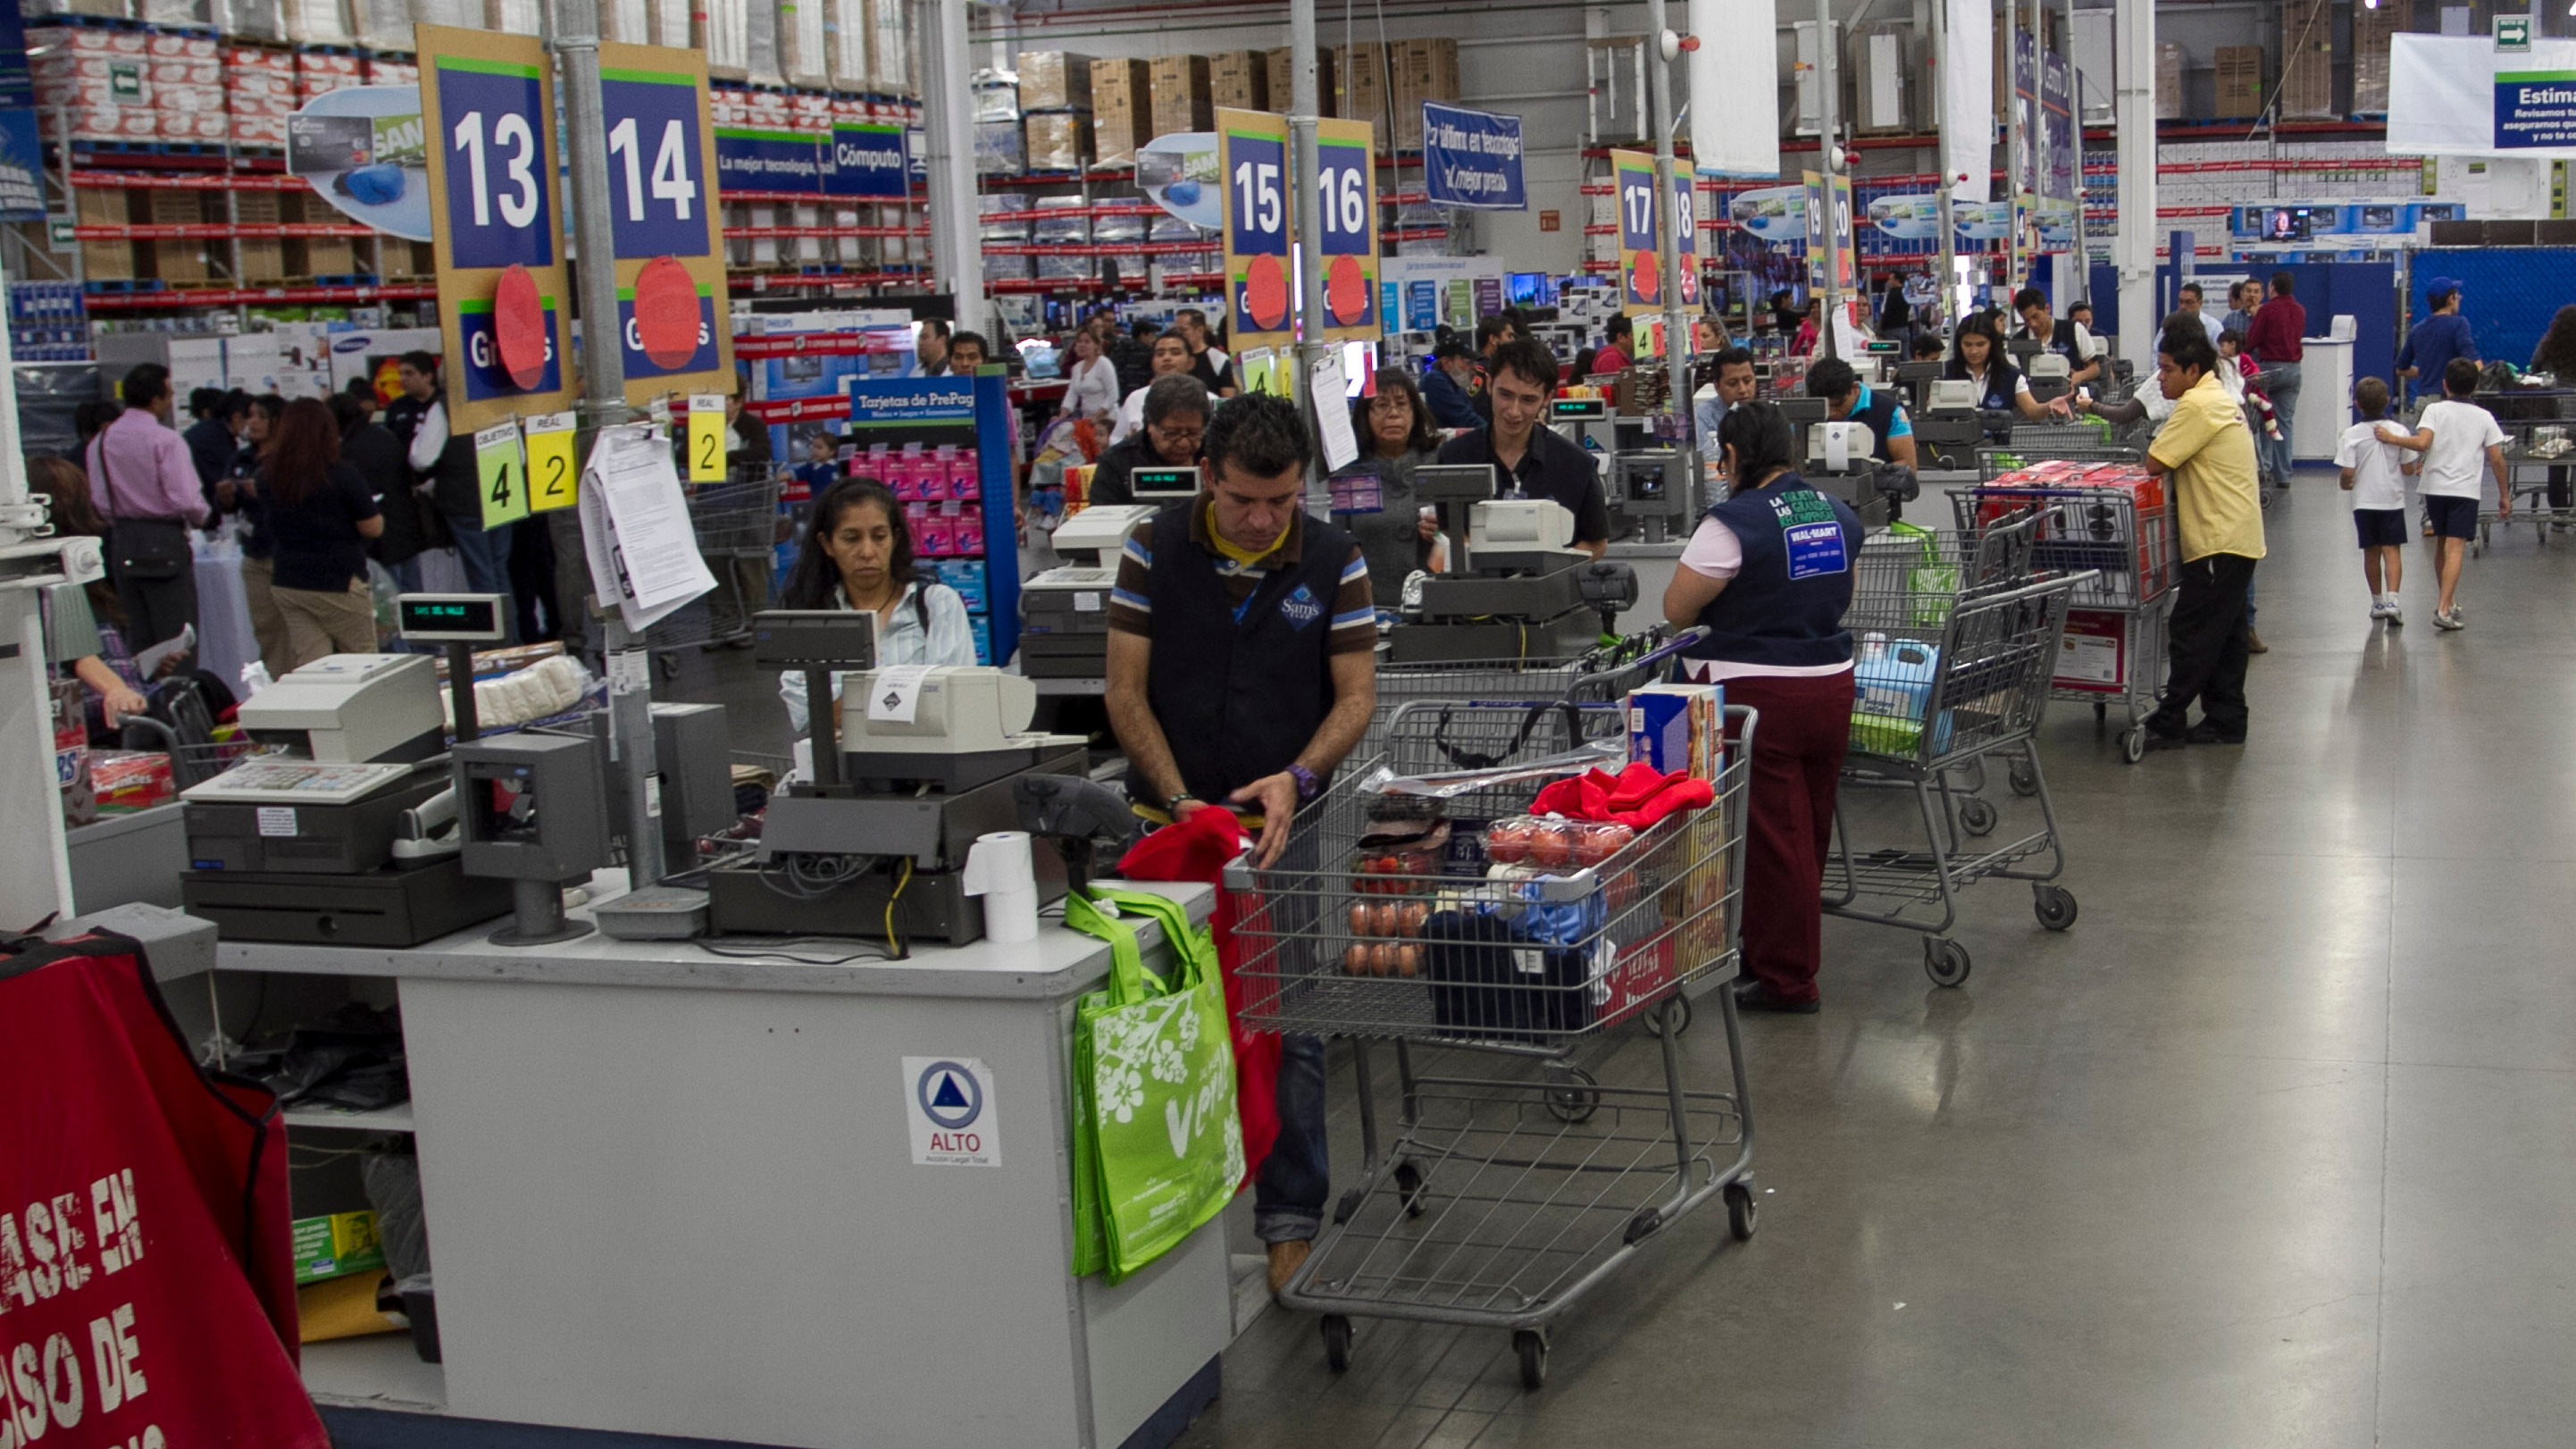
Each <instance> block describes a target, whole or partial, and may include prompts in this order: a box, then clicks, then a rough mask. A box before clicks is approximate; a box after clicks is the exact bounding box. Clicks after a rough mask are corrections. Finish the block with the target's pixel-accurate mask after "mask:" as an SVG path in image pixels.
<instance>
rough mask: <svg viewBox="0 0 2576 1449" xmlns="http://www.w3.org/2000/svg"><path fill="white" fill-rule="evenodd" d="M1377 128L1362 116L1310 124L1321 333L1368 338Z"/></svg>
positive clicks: (1374, 334)
mask: <svg viewBox="0 0 2576 1449" xmlns="http://www.w3.org/2000/svg"><path fill="white" fill-rule="evenodd" d="M1375 131H1376V128H1375V127H1373V126H1371V125H1369V123H1368V122H1366V121H1319V122H1317V123H1316V126H1315V172H1316V175H1315V183H1314V184H1315V192H1316V198H1315V199H1316V201H1317V203H1318V205H1317V207H1316V210H1317V211H1318V212H1319V213H1320V214H1321V215H1322V217H1323V223H1324V225H1323V232H1324V235H1323V253H1324V313H1325V315H1324V335H1325V336H1326V337H1329V338H1332V339H1334V340H1336V341H1345V342H1373V341H1375V340H1377V338H1378V337H1379V336H1380V335H1381V333H1382V332H1383V331H1384V329H1383V328H1382V327H1381V325H1380V316H1381V314H1380V313H1379V310H1378V308H1379V298H1378V275H1379V272H1378V246H1377V243H1378V234H1377V163H1376V160H1375V157H1374V146H1375V140H1376V136H1375Z"/></svg>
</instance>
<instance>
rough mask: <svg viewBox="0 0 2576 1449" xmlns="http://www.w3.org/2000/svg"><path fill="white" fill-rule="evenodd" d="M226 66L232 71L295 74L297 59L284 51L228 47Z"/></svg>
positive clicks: (225, 56) (237, 46) (226, 50)
mask: <svg viewBox="0 0 2576 1449" xmlns="http://www.w3.org/2000/svg"><path fill="white" fill-rule="evenodd" d="M223 61H224V65H225V66H226V67H227V68H228V69H232V70H260V71H268V72H270V73H272V74H276V75H283V76H292V75H294V74H295V57H294V56H292V55H290V54H288V53H287V52H285V51H282V50H262V49H260V48H259V47H257V46H252V45H233V46H226V47H225V48H224V54H223Z"/></svg>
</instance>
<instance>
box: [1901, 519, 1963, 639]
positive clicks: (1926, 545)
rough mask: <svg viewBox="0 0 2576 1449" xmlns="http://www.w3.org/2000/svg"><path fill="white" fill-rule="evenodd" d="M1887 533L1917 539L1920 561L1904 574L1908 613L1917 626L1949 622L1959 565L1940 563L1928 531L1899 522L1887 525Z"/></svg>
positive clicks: (1937, 546) (1935, 543)
mask: <svg viewBox="0 0 2576 1449" xmlns="http://www.w3.org/2000/svg"><path fill="white" fill-rule="evenodd" d="M1887 532H1888V535H1889V536H1890V537H1892V538H1899V539H1914V540H1919V546H1920V547H1921V548H1922V550H1923V562H1921V563H1919V564H1916V565H1915V566H1914V567H1913V568H1911V569H1909V570H1907V571H1906V576H1905V592H1906V595H1907V597H1909V598H1910V599H1912V600H1913V608H1912V611H1911V614H1912V618H1913V622H1914V623H1915V625H1916V626H1917V627H1920V628H1926V629H1937V628H1939V627H1941V625H1943V624H1944V623H1947V622H1948V621H1949V618H1950V605H1951V601H1952V600H1953V599H1955V598H1956V597H1957V596H1958V593H1959V583H1960V579H1961V574H1960V572H1959V566H1958V565H1957V564H1947V563H1943V562H1942V561H1941V546H1940V541H1939V540H1938V539H1937V538H1936V537H1935V536H1934V535H1933V533H1932V531H1931V530H1930V529H1926V528H1917V527H1915V526H1914V525H1913V524H1910V523H1907V522H1905V521H1904V520H1902V519H1899V520H1898V521H1896V522H1894V523H1891V524H1889V525H1888V526H1887Z"/></svg>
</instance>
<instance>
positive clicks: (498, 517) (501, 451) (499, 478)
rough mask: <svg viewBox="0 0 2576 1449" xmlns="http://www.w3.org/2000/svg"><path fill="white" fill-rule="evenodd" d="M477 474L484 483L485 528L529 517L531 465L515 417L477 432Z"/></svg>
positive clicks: (475, 469)
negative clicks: (521, 444)
mask: <svg viewBox="0 0 2576 1449" xmlns="http://www.w3.org/2000/svg"><path fill="white" fill-rule="evenodd" d="M474 476H475V478H476V479H477V480H478V481H479V482H480V484H481V487H480V489H479V490H478V491H479V492H480V493H481V495H482V499H483V526H484V527H485V528H487V529H492V528H499V527H500V526H501V525H503V524H505V523H516V522H518V521H519V520H520V519H522V518H525V517H527V516H528V464H527V459H526V456H525V454H523V453H522V452H521V451H520V448H519V424H518V423H517V421H516V420H512V421H510V422H506V423H495V424H493V425H492V426H490V427H488V428H485V429H484V430H483V431H481V432H479V433H476V434H475V435H474Z"/></svg>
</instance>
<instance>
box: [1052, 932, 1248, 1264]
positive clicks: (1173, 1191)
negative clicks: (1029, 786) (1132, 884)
mask: <svg viewBox="0 0 2576 1449" xmlns="http://www.w3.org/2000/svg"><path fill="white" fill-rule="evenodd" d="M1104 906H1106V907H1109V908H1112V909H1115V910H1116V911H1118V912H1119V913H1120V914H1118V915H1111V914H1109V911H1108V910H1107V909H1103V907H1104ZM1064 916H1065V924H1067V925H1069V926H1071V927H1073V928H1074V929H1075V930H1077V931H1082V932H1084V933H1086V934H1089V935H1093V936H1098V937H1100V938H1101V939H1102V940H1105V941H1107V942H1108V943H1109V961H1110V966H1109V985H1108V987H1107V988H1106V989H1105V990H1101V991H1095V992H1093V993H1091V994H1090V995H1088V996H1085V997H1084V998H1082V1000H1081V1002H1080V1003H1079V1004H1078V1005H1077V1006H1076V1007H1075V1009H1074V1027H1073V1073H1074V1080H1073V1092H1072V1094H1071V1096H1072V1101H1073V1113H1074V1120H1073V1220H1074V1223H1073V1225H1074V1253H1073V1271H1074V1274H1075V1276H1077V1277H1080V1276H1085V1275H1088V1274H1091V1273H1095V1272H1097V1273H1105V1274H1106V1275H1107V1276H1108V1279H1109V1281H1110V1282H1112V1283H1116V1282H1119V1281H1120V1280H1122V1279H1124V1278H1125V1277H1127V1275H1128V1274H1130V1273H1134V1272H1135V1271H1137V1270H1138V1269H1140V1268H1143V1267H1144V1266H1145V1265H1146V1264H1148V1263H1151V1262H1153V1261H1154V1260H1155V1259H1157V1258H1159V1257H1161V1256H1162V1255H1163V1254H1165V1253H1167V1252H1170V1251H1171V1250H1172V1249H1173V1248H1174V1247H1176V1246H1178V1245H1179V1243H1180V1242H1181V1240H1182V1239H1184V1238H1187V1237H1188V1236H1189V1235H1190V1234H1191V1233H1192V1232H1195V1231H1197V1229H1198V1228H1199V1226H1200V1225H1201V1224H1203V1223H1205V1222H1207V1220H1208V1219H1210V1218H1212V1217H1215V1216H1216V1215H1217V1214H1218V1213H1219V1212H1221V1211H1223V1210H1224V1208H1225V1205H1226V1202H1227V1200H1228V1199H1230V1198H1232V1197H1233V1196H1234V1190H1235V1186H1236V1184H1238V1183H1240V1182H1241V1181H1242V1180H1243V1171H1244V1156H1243V1124H1242V1121H1241V1120H1240V1119H1239V1118H1238V1117H1237V1116H1236V1114H1235V1100H1234V1047H1233V1039H1232V1036H1231V1035H1230V1034H1229V1032H1228V1030H1227V1026H1226V1015H1225V985H1224V982H1223V980H1222V978H1221V977H1220V976H1219V975H1218V972H1217V961H1216V946H1215V943H1214V942H1213V940H1212V939H1211V938H1210V937H1209V935H1208V932H1207V930H1206V928H1205V927H1200V926H1194V925H1192V924H1191V923H1190V919H1189V912H1188V910H1187V909H1186V908H1184V907H1183V906H1181V905H1180V904H1179V903H1178V902H1175V901H1172V900H1170V899H1168V898H1166V897H1163V896H1158V895H1152V894H1149V893H1146V892H1142V891H1121V890H1108V889H1095V890H1094V891H1092V892H1091V898H1090V899H1088V900H1086V899H1084V898H1082V897H1080V896H1069V897H1067V898H1066V900H1065V910H1064ZM1140 918H1151V919H1152V920H1153V921H1155V922H1156V924H1158V925H1160V926H1161V927H1162V930H1163V937H1164V939H1165V940H1167V941H1170V942H1171V943H1173V951H1172V955H1173V964H1172V971H1171V975H1170V976H1169V977H1168V978H1164V977H1157V976H1155V975H1154V974H1152V973H1151V972H1148V971H1147V970H1145V967H1144V961H1143V954H1142V952H1140V951H1139V950H1138V948H1137V944H1136V926H1137V921H1138V919H1140Z"/></svg>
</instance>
